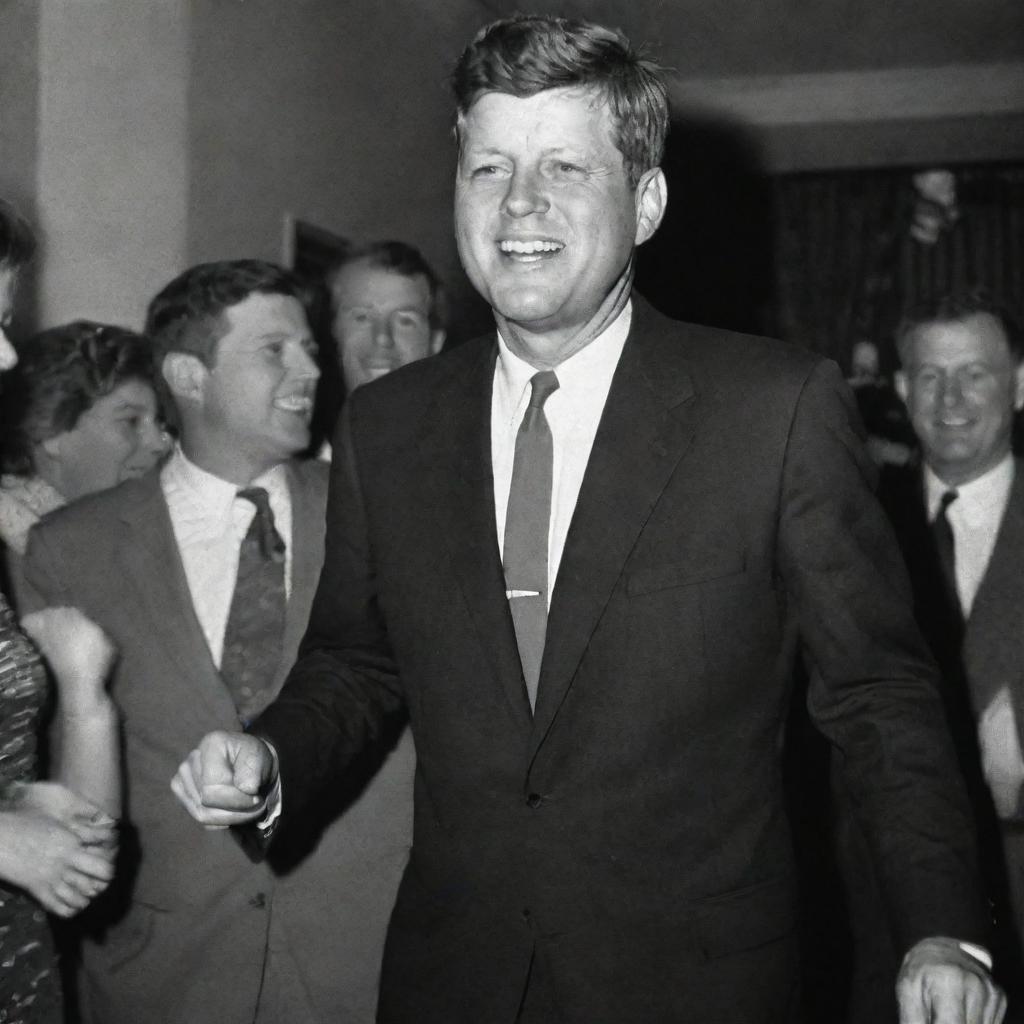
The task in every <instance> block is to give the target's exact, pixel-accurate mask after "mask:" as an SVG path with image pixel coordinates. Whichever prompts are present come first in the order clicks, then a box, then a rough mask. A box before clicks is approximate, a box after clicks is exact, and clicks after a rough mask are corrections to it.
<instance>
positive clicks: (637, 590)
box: [626, 551, 746, 597]
mask: <svg viewBox="0 0 1024 1024" xmlns="http://www.w3.org/2000/svg"><path fill="white" fill-rule="evenodd" d="M745 571H746V557H745V555H744V553H743V552H742V551H734V552H730V553H729V554H728V555H723V556H721V557H719V558H715V559H708V560H707V561H693V562H688V563H687V564H685V565H658V566H652V567H651V568H649V569H637V570H636V571H635V572H631V573H630V574H629V575H628V577H627V579H626V593H627V594H629V596H630V597H635V596H637V595H638V594H652V593H655V592H656V591H658V590H671V589H672V588H673V587H688V586H692V585H693V584H694V583H707V582H709V581H710V580H719V579H724V578H725V577H727V576H736V575H738V574H740V573H743V572H745Z"/></svg>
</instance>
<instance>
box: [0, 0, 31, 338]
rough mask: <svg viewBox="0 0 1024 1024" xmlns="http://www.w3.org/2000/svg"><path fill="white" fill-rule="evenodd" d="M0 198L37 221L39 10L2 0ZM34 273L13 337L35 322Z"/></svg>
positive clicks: (20, 0) (26, 282)
mask: <svg viewBox="0 0 1024 1024" xmlns="http://www.w3.org/2000/svg"><path fill="white" fill-rule="evenodd" d="M0 4H2V6H0V196H2V197H3V198H4V199H6V200H7V201H8V202H13V203H14V204H15V205H16V206H17V207H18V209H19V210H20V211H21V212H22V213H23V214H24V215H25V216H26V217H28V218H30V219H32V220H34V219H35V200H36V167H37V149H38V138H37V131H36V126H37V124H38V121H39V113H38V110H39V102H38V101H39V8H38V6H37V3H36V0H0ZM35 283H36V278H35V269H34V268H33V269H31V270H29V271H28V272H27V273H26V274H25V275H24V279H23V280H22V282H21V287H20V294H19V301H18V305H17V308H16V312H17V313H18V315H17V316H16V317H15V323H14V329H13V333H14V336H15V337H19V336H20V333H23V332H24V330H25V329H26V326H25V325H26V324H27V323H31V322H32V321H33V320H34V310H35Z"/></svg>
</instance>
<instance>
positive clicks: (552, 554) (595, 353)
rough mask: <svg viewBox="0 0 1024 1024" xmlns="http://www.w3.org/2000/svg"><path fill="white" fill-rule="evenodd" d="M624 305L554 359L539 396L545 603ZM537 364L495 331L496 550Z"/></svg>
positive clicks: (614, 356) (600, 408)
mask: <svg viewBox="0 0 1024 1024" xmlns="http://www.w3.org/2000/svg"><path fill="white" fill-rule="evenodd" d="M631 319H632V307H631V305H630V303H628V302H627V303H626V305H625V307H624V308H623V310H622V312H621V313H619V315H618V316H617V317H616V318H615V319H614V320H613V321H612V322H611V324H609V325H608V327H606V328H605V329H604V330H603V331H602V332H601V333H600V334H599V335H598V336H597V337H596V338H595V339H594V340H593V341H592V342H590V343H589V344H588V345H586V346H585V347H584V348H582V349H580V350H579V351H578V352H576V353H574V354H573V355H571V356H570V357H569V358H568V359H566V360H565V362H564V363H561V364H559V365H558V366H557V367H555V374H556V376H557V377H558V390H557V391H556V392H554V394H552V395H551V396H550V397H549V398H548V400H547V401H546V402H545V403H544V415H545V416H546V418H547V421H548V426H549V427H550V428H551V443H552V455H553V459H552V491H551V525H550V530H549V533H548V591H547V592H548V605H549V606H550V603H551V593H552V591H553V590H554V586H555V578H556V577H557V575H558V566H559V564H560V563H561V561H562V552H563V550H564V549H565V538H566V536H567V535H568V533H569V523H570V522H571V521H572V515H573V512H574V511H575V509H576V499H577V498H578V497H579V493H580V486H581V484H582V483H583V474H584V473H586V471H587V463H588V462H589V461H590V451H591V449H592V448H593V447H594V436H595V435H596V434H597V425H598V423H599V422H600V420H601V414H602V413H603V412H604V404H605V402H606V401H607V399H608V390H609V388H611V385H612V377H613V376H614V374H615V368H616V367H617V366H618V365H619V357H620V356H621V355H622V348H623V346H624V345H625V344H626V336H627V335H628V334H629V324H630V320H631ZM535 373H537V368H536V367H535V366H531V365H530V364H529V363H527V362H525V361H524V360H522V359H520V358H519V357H518V356H517V355H514V354H513V352H512V351H511V349H509V347H508V345H507V344H506V343H505V339H504V338H502V336H501V334H500V333H499V335H498V359H497V362H496V364H495V367H494V388H493V390H492V392H491V466H492V468H493V471H494V515H495V519H496V520H497V526H498V550H499V551H500V552H501V553H502V555H503V556H504V547H505V517H506V515H507V513H508V495H509V490H510V488H511V486H512V463H513V461H514V459H515V451H516V434H517V433H518V432H519V425H520V423H521V422H522V419H523V416H524V415H525V413H526V408H527V406H528V405H529V402H530V378H531V377H533V375H534V374H535Z"/></svg>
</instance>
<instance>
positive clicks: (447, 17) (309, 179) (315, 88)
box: [187, 0, 488, 334]
mask: <svg viewBox="0 0 1024 1024" xmlns="http://www.w3.org/2000/svg"><path fill="white" fill-rule="evenodd" d="M481 20H482V19H481V12H480V9H479V7H478V6H477V5H476V4H475V3H473V2H472V0H464V2H453V3H449V4H447V5H441V8H440V10H435V9H434V7H433V6H431V5H422V4H419V3H416V2H415V0H391V2H386V0H381V2H363V3H358V4H356V3H339V2H338V0H290V2H287V3H285V2H282V0H248V2H246V3H224V2H222V0H197V2H195V3H194V4H193V6H192V25H191V38H192V63H191V69H190V77H191V83H192V85H191V94H190V110H191V112H192V119H191V125H190V133H189V178H190V180H191V182H192V190H191V197H190V202H189V236H188V246H187V248H188V254H189V258H190V260H192V261H197V260H208V259H220V258H226V257H233V256H239V255H257V256H262V257H264V258H269V259H280V258H281V257H282V252H283V248H284V241H283V234H284V225H285V218H286V216H292V217H298V218H301V219H303V220H306V221H310V222H312V223H314V224H317V225H319V226H321V227H324V228H328V229H330V230H331V231H334V232H336V233H337V234H340V235H343V236H345V237H349V238H352V239H357V240H365V239H371V238H390V237H395V238H400V239H403V240H405V241H408V242H411V243H412V244H414V245H416V246H418V247H419V248H421V249H422V250H423V252H424V253H425V254H426V256H427V258H428V259H429V260H430V261H431V262H432V263H433V264H434V265H435V266H436V267H437V269H438V270H439V272H440V273H441V275H442V277H443V278H444V279H445V280H446V281H447V282H449V284H450V285H451V290H452V291H453V293H454V299H455V301H454V303H453V305H454V306H455V307H456V308H457V309H458V310H460V311H461V312H462V315H461V316H460V317H459V323H458V324H457V325H456V326H457V328H458V329H459V331H460V332H461V333H463V334H465V333H470V332H472V331H473V330H474V328H478V327H479V326H483V325H485V324H486V323H488V319H487V317H486V315H485V312H482V311H481V307H480V304H479V303H478V301H477V300H476V297H475V295H473V293H472V292H471V289H470V288H469V286H468V283H467V282H466V281H465V278H464V276H463V275H462V272H461V269H460V268H459V265H458V259H457V255H456V252H455V247H454V243H453V240H452V230H451V181H452V172H453V167H454V147H453V145H452V143H451V139H450V135H449V126H450V112H451V101H450V98H449V93H448V87H447V82H446V77H447V73H448V70H449V67H450V65H451V63H452V61H453V59H454V56H455V55H456V53H457V47H458V45H459V43H456V42H455V40H459V41H460V42H461V41H462V40H465V39H468V38H469V36H470V34H471V33H472V32H473V31H474V30H475V28H476V27H477V26H478V24H479V23H480V21H481Z"/></svg>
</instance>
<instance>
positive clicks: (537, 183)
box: [502, 171, 551, 217]
mask: <svg viewBox="0 0 1024 1024" xmlns="http://www.w3.org/2000/svg"><path fill="white" fill-rule="evenodd" d="M550 206H551V202H550V200H549V199H548V197H547V194H546V192H545V190H544V187H543V182H542V181H541V180H540V179H539V177H538V175H537V174H535V173H533V172H532V171H515V172H514V173H513V175H512V177H511V178H509V183H508V191H507V192H506V193H505V201H504V203H502V209H503V211H504V212H505V213H507V214H508V215H509V216H510V217H528V216H529V215H530V214H531V213H546V212H547V210H548V209H549V208H550Z"/></svg>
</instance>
